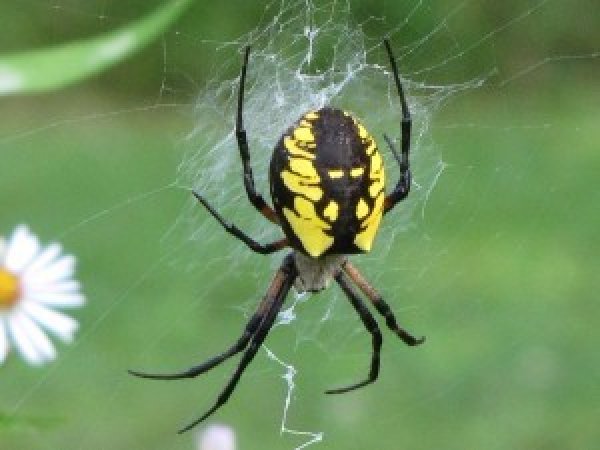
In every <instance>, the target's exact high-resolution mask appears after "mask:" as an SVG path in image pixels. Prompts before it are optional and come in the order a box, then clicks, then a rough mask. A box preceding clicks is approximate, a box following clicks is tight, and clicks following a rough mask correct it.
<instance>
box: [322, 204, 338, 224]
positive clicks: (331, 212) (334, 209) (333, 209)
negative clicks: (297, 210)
mask: <svg viewBox="0 0 600 450" xmlns="http://www.w3.org/2000/svg"><path fill="white" fill-rule="evenodd" d="M339 212H340V206H339V205H338V204H337V202H336V201H334V200H330V201H329V204H328V205H327V207H326V208H325V209H324V210H323V217H325V218H326V219H329V221H330V222H335V221H336V220H337V218H338V214H339Z"/></svg>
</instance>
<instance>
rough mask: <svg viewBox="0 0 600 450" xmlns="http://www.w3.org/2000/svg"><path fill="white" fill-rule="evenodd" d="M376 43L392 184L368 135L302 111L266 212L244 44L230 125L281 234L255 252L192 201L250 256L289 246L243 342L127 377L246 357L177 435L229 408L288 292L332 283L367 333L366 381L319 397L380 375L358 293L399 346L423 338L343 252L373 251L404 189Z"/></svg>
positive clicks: (188, 373) (405, 169)
mask: <svg viewBox="0 0 600 450" xmlns="http://www.w3.org/2000/svg"><path fill="white" fill-rule="evenodd" d="M384 45H385V48H386V51H387V54H388V57H389V60H390V65H391V68H392V73H393V75H394V80H395V84H396V88H397V90H398V96H399V98H400V105H401V109H402V119H401V132H402V141H401V142H402V144H401V154H400V155H399V154H398V151H397V150H396V149H395V147H394V144H393V142H392V141H391V139H390V138H389V137H388V136H387V135H385V134H384V138H385V141H386V143H387V145H388V147H389V148H390V150H391V152H392V154H393V155H394V158H395V159H396V161H397V163H398V165H399V169H400V178H399V180H398V182H397V183H396V186H395V187H394V189H393V190H392V192H391V193H390V194H388V195H385V183H384V180H385V179H384V165H383V159H382V157H381V154H380V153H379V151H378V150H377V146H376V143H375V140H374V139H373V137H372V136H371V135H370V134H369V133H368V132H367V130H366V129H365V127H364V126H363V125H362V124H361V123H360V122H359V121H358V120H356V119H355V118H354V117H352V116H351V115H350V114H348V113H347V112H344V111H341V110H339V109H335V108H331V107H324V108H322V109H319V110H315V111H309V112H307V113H305V114H304V115H303V116H302V117H301V118H300V119H299V120H298V121H297V122H296V123H295V124H293V125H292V126H291V127H290V128H289V129H288V130H287V131H286V132H285V133H284V134H283V135H282V136H281V138H280V139H279V142H278V143H277V145H276V147H275V150H274V152H273V155H272V158H271V165H270V171H269V184H270V191H271V198H272V200H273V205H274V208H272V207H270V206H269V205H268V204H267V202H266V201H265V200H264V198H263V197H262V196H261V194H260V193H258V192H257V191H256V188H255V185H254V178H253V175H252V168H251V166H250V152H249V147H248V141H247V138H246V131H245V130H244V125H243V121H242V116H243V101H244V85H245V80H246V69H247V67H248V58H249V55H250V47H246V49H245V53H244V61H243V65H242V69H241V74H240V84H239V92H238V107H237V121H236V128H235V130H236V138H237V144H238V147H239V151H240V156H241V160H242V165H243V177H244V186H245V189H246V193H247V194H248V199H249V201H250V203H252V205H253V206H254V207H255V208H256V209H257V210H258V211H259V212H260V213H261V214H262V215H263V216H264V217H265V218H266V219H267V220H269V221H271V222H272V223H274V224H275V225H278V226H280V227H281V229H282V230H283V234H284V235H285V237H284V238H282V239H279V240H277V241H275V242H272V243H269V244H266V245H263V244H261V243H259V242H257V241H255V240H254V239H252V238H251V237H249V236H248V235H247V234H245V233H244V232H243V231H242V230H241V229H239V228H238V227H237V226H236V225H234V224H233V223H230V222H228V221H226V220H225V219H224V218H223V217H222V216H221V215H220V214H219V213H218V212H217V211H216V210H215V209H214V208H213V207H212V206H211V205H210V204H209V203H208V201H207V200H206V199H205V198H204V197H203V196H202V195H201V194H200V193H198V192H193V194H194V195H195V197H196V198H197V199H198V201H199V202H200V203H201V204H202V205H203V206H204V207H205V208H206V209H207V210H208V212H209V213H210V214H211V215H212V216H213V217H214V218H215V219H216V220H217V221H218V222H219V223H220V224H221V225H222V226H223V228H225V230H226V231H227V232H228V233H230V234H232V235H233V236H235V237H236V238H238V239H239V240H241V241H242V242H244V243H245V244H246V245H247V246H248V247H249V248H250V249H251V250H253V251H255V252H257V253H260V254H270V253H274V252H276V251H278V250H281V249H283V248H285V247H291V248H292V252H291V253H289V254H288V255H287V256H286V257H285V258H284V259H283V263H282V264H281V266H280V268H279V269H278V270H277V272H276V273H275V276H274V278H273V280H272V281H271V284H270V286H269V288H268V289H267V292H266V294H265V295H264V297H263V299H262V301H261V302H260V304H259V305H258V308H257V310H256V311H255V312H254V314H253V315H252V317H250V320H249V321H248V323H247V324H246V327H245V329H244V331H243V333H242V335H241V336H240V337H239V338H238V340H237V341H236V342H235V344H233V345H232V346H231V347H230V348H229V349H228V350H226V351H225V352H223V353H221V354H219V355H217V356H214V357H213V358H211V359H209V360H207V361H205V362H203V363H202V364H200V365H197V366H194V367H191V368H189V369H187V370H184V371H183V372H178V373H173V374H151V373H144V372H138V371H133V370H131V371H129V372H130V373H131V374H132V375H135V376H138V377H142V378H152V379H159V380H175V379H182V378H193V377H197V376H198V375H201V374H203V373H205V372H207V371H208V370H210V369H212V368H214V367H216V366H217V365H219V364H221V363H222V362H223V361H225V360H226V359H228V358H230V357H232V356H234V355H235V354H237V353H239V352H242V351H243V350H245V352H244V354H243V356H242V358H241V360H240V362H239V364H238V366H237V368H236V370H235V372H234V373H233V375H232V376H231V379H230V380H229V382H228V383H227V385H226V386H225V388H224V389H223V390H222V392H221V393H220V395H219V396H218V397H217V400H216V402H215V403H214V405H213V406H212V407H211V408H210V409H209V410H208V411H207V412H206V413H205V414H204V415H202V416H201V417H200V418H198V419H197V420H195V421H193V422H192V423H190V424H189V425H187V426H185V427H184V428H182V429H181V430H179V432H180V433H182V432H185V431H187V430H189V429H191V428H192V427H194V426H195V425H197V424H199V423H200V422H202V421H203V420H205V419H206V418H207V417H209V416H210V415H211V414H213V413H214V412H215V411H216V410H217V409H219V408H220V407H221V406H223V405H224V404H225V403H226V402H227V400H228V399H229V397H230V396H231V394H232V393H233V391H234V389H235V387H236V385H237V383H238V381H239V380H240V378H241V376H242V374H243V372H244V370H245V369H246V367H247V366H248V364H250V362H251V361H252V359H253V358H254V356H255V355H256V352H257V351H258V349H259V348H260V347H261V345H262V343H263V342H264V340H265V338H266V337H267V333H268V332H269V330H270V329H271V327H272V326H273V323H274V322H275V319H276V317H277V314H278V313H279V311H280V309H281V307H282V305H283V302H284V300H285V298H286V296H287V294H288V292H289V290H290V288H291V287H292V285H294V286H295V288H296V289H297V290H298V291H299V292H305V291H308V292H317V291H321V290H322V289H325V288H326V287H327V286H328V285H329V284H330V282H331V281H332V280H335V281H336V282H337V284H338V285H339V286H340V287H341V288H342V290H343V291H344V293H345V294H346V296H347V297H348V300H349V301H350V303H351V305H352V306H353V307H354V309H355V310H356V312H357V314H358V316H359V317H360V320H361V321H362V323H363V325H364V326H365V328H366V329H367V331H368V332H369V333H370V334H371V338H372V356H371V366H370V370H369V374H368V376H367V378H366V379H364V380H363V381H360V382H358V383H355V384H352V385H350V386H346V387H341V388H336V389H330V390H328V391H326V393H327V394H339V393H343V392H348V391H351V390H354V389H357V388H360V387H363V386H366V385H368V384H370V383H373V382H374V381H375V380H376V379H377V377H378V374H379V353H380V349H381V344H382V337H381V332H380V330H379V327H378V325H377V322H376V321H375V319H374V318H373V316H372V315H371V313H370V312H369V310H368V308H367V306H366V305H365V303H364V302H363V300H361V297H360V294H359V292H357V289H356V288H358V290H360V291H361V292H362V293H363V294H364V295H365V296H366V297H367V298H368V299H369V300H370V302H371V303H372V304H373V306H374V307H375V309H376V310H377V312H378V313H380V314H381V315H382V316H383V317H384V318H385V322H386V325H387V326H388V327H389V328H390V329H391V330H392V331H394V332H395V333H396V334H397V335H398V337H399V338H400V339H401V340H402V341H404V343H406V344H407V345H410V346H414V345H418V344H421V343H422V342H423V341H424V338H416V337H414V336H413V335H411V334H410V333H409V332H408V331H406V330H405V329H403V328H402V327H400V326H399V325H398V322H397V321H396V318H395V316H394V314H393V313H392V311H391V309H390V307H389V306H388V304H387V303H386V302H385V301H384V300H383V299H382V297H381V296H380V295H379V293H378V292H377V291H376V290H375V289H374V288H373V287H372V286H371V285H370V284H369V282H368V281H367V280H366V279H365V278H364V277H363V276H362V275H361V273H360V272H359V271H358V270H357V269H356V267H354V265H353V264H351V263H350V261H348V259H347V255H349V254H356V253H366V252H368V251H370V250H371V246H372V243H373V240H374V238H375V234H376V232H377V229H378V228H379V224H380V222H381V219H382V217H383V215H384V214H386V213H387V212H389V211H390V210H391V209H392V208H393V207H394V206H395V205H396V204H397V203H398V202H400V201H401V200H403V199H405V198H406V197H407V195H408V193H409V191H410V184H411V173H410V164H409V152H410V133H411V117H410V111H409V109H408V105H407V103H406V98H405V96H404V91H403V89H402V84H401V82H400V77H399V75H398V68H397V65H396V60H395V58H394V55H393V53H392V49H391V46H390V43H389V41H388V40H384Z"/></svg>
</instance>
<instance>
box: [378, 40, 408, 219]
mask: <svg viewBox="0 0 600 450" xmlns="http://www.w3.org/2000/svg"><path fill="white" fill-rule="evenodd" d="M383 43H384V44H385V49H386V51H387V54H388V57H389V59H390V65H391V67H392V73H393V74H394V81H395V82H396V88H397V90H398V96H399V97H400V104H401V106H402V121H401V131H402V147H401V155H400V156H398V152H397V151H396V149H395V147H394V144H393V143H392V141H391V140H390V138H389V137H387V136H385V135H384V137H385V140H386V142H387V144H388V146H389V147H390V150H391V151H392V153H393V154H394V157H395V158H396V161H397V162H398V165H399V166H400V179H399V180H398V183H396V186H395V187H394V190H393V191H392V192H391V193H390V194H389V195H387V196H386V198H385V202H384V209H383V211H384V213H387V212H388V211H389V210H391V209H392V208H393V207H394V206H396V204H397V203H398V202H400V201H401V200H404V199H405V198H406V196H407V195H408V193H409V192H410V181H411V174H410V160H409V153H410V136H411V128H412V119H411V117H410V110H409V109H408V104H407V103H406V97H405V96H404V90H403V89H402V83H401V82H400V76H399V75H398V66H397V64H396V58H394V54H393V52H392V47H391V45H390V42H389V41H388V40H387V39H384V40H383Z"/></svg>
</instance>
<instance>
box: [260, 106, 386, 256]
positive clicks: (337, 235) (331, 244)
mask: <svg viewBox="0 0 600 450" xmlns="http://www.w3.org/2000/svg"><path fill="white" fill-rule="evenodd" d="M270 187H271V197H272V199H273V204H274V206H275V211H276V213H277V215H278V217H279V219H280V222H281V225H282V227H283V230H284V232H285V234H286V236H287V237H288V240H289V242H290V245H291V246H292V247H294V248H295V249H297V250H299V251H302V252H304V253H305V254H307V255H309V256H311V257H313V258H318V257H320V256H323V255H328V254H351V253H363V252H368V251H369V250H370V249H371V246H372V243H373V239H374V238H375V234H376V232H377V229H378V228H379V223H380V221H381V216H382V214H383V206H384V198H385V173H384V167H383V159H382V158H381V154H380V153H379V151H378V150H377V146H376V143H375V140H374V139H373V137H372V136H371V135H370V134H369V133H368V132H367V130H366V129H365V128H364V126H363V125H362V124H361V123H359V122H358V121H357V120H356V119H355V118H353V117H352V116H351V115H350V114H348V113H346V112H344V111H341V110H339V109H334V108H322V109H320V110H318V111H310V112H308V113H306V114H304V115H303V116H302V117H301V118H300V119H299V120H298V122H296V123H295V124H294V125H293V126H292V127H290V128H289V129H288V130H287V131H286V132H285V133H284V134H283V136H282V137H281V139H280V140H279V142H278V144H277V146H276V147H275V150H274V152H273V157H272V159H271V167H270Z"/></svg>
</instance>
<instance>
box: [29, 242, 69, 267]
mask: <svg viewBox="0 0 600 450" xmlns="http://www.w3.org/2000/svg"><path fill="white" fill-rule="evenodd" d="M61 252H62V247H61V246H60V245H59V244H56V243H54V244H50V245H48V246H47V247H46V248H44V249H43V250H42V251H41V252H40V254H39V255H38V257H37V258H36V259H35V261H33V262H32V263H31V264H30V265H29V267H27V270H26V271H25V274H29V273H34V272H37V271H38V270H40V269H43V268H44V267H46V266H47V265H48V264H50V263H52V262H53V261H54V260H55V259H56V258H57V257H58V256H59V255H60V254H61Z"/></svg>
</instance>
